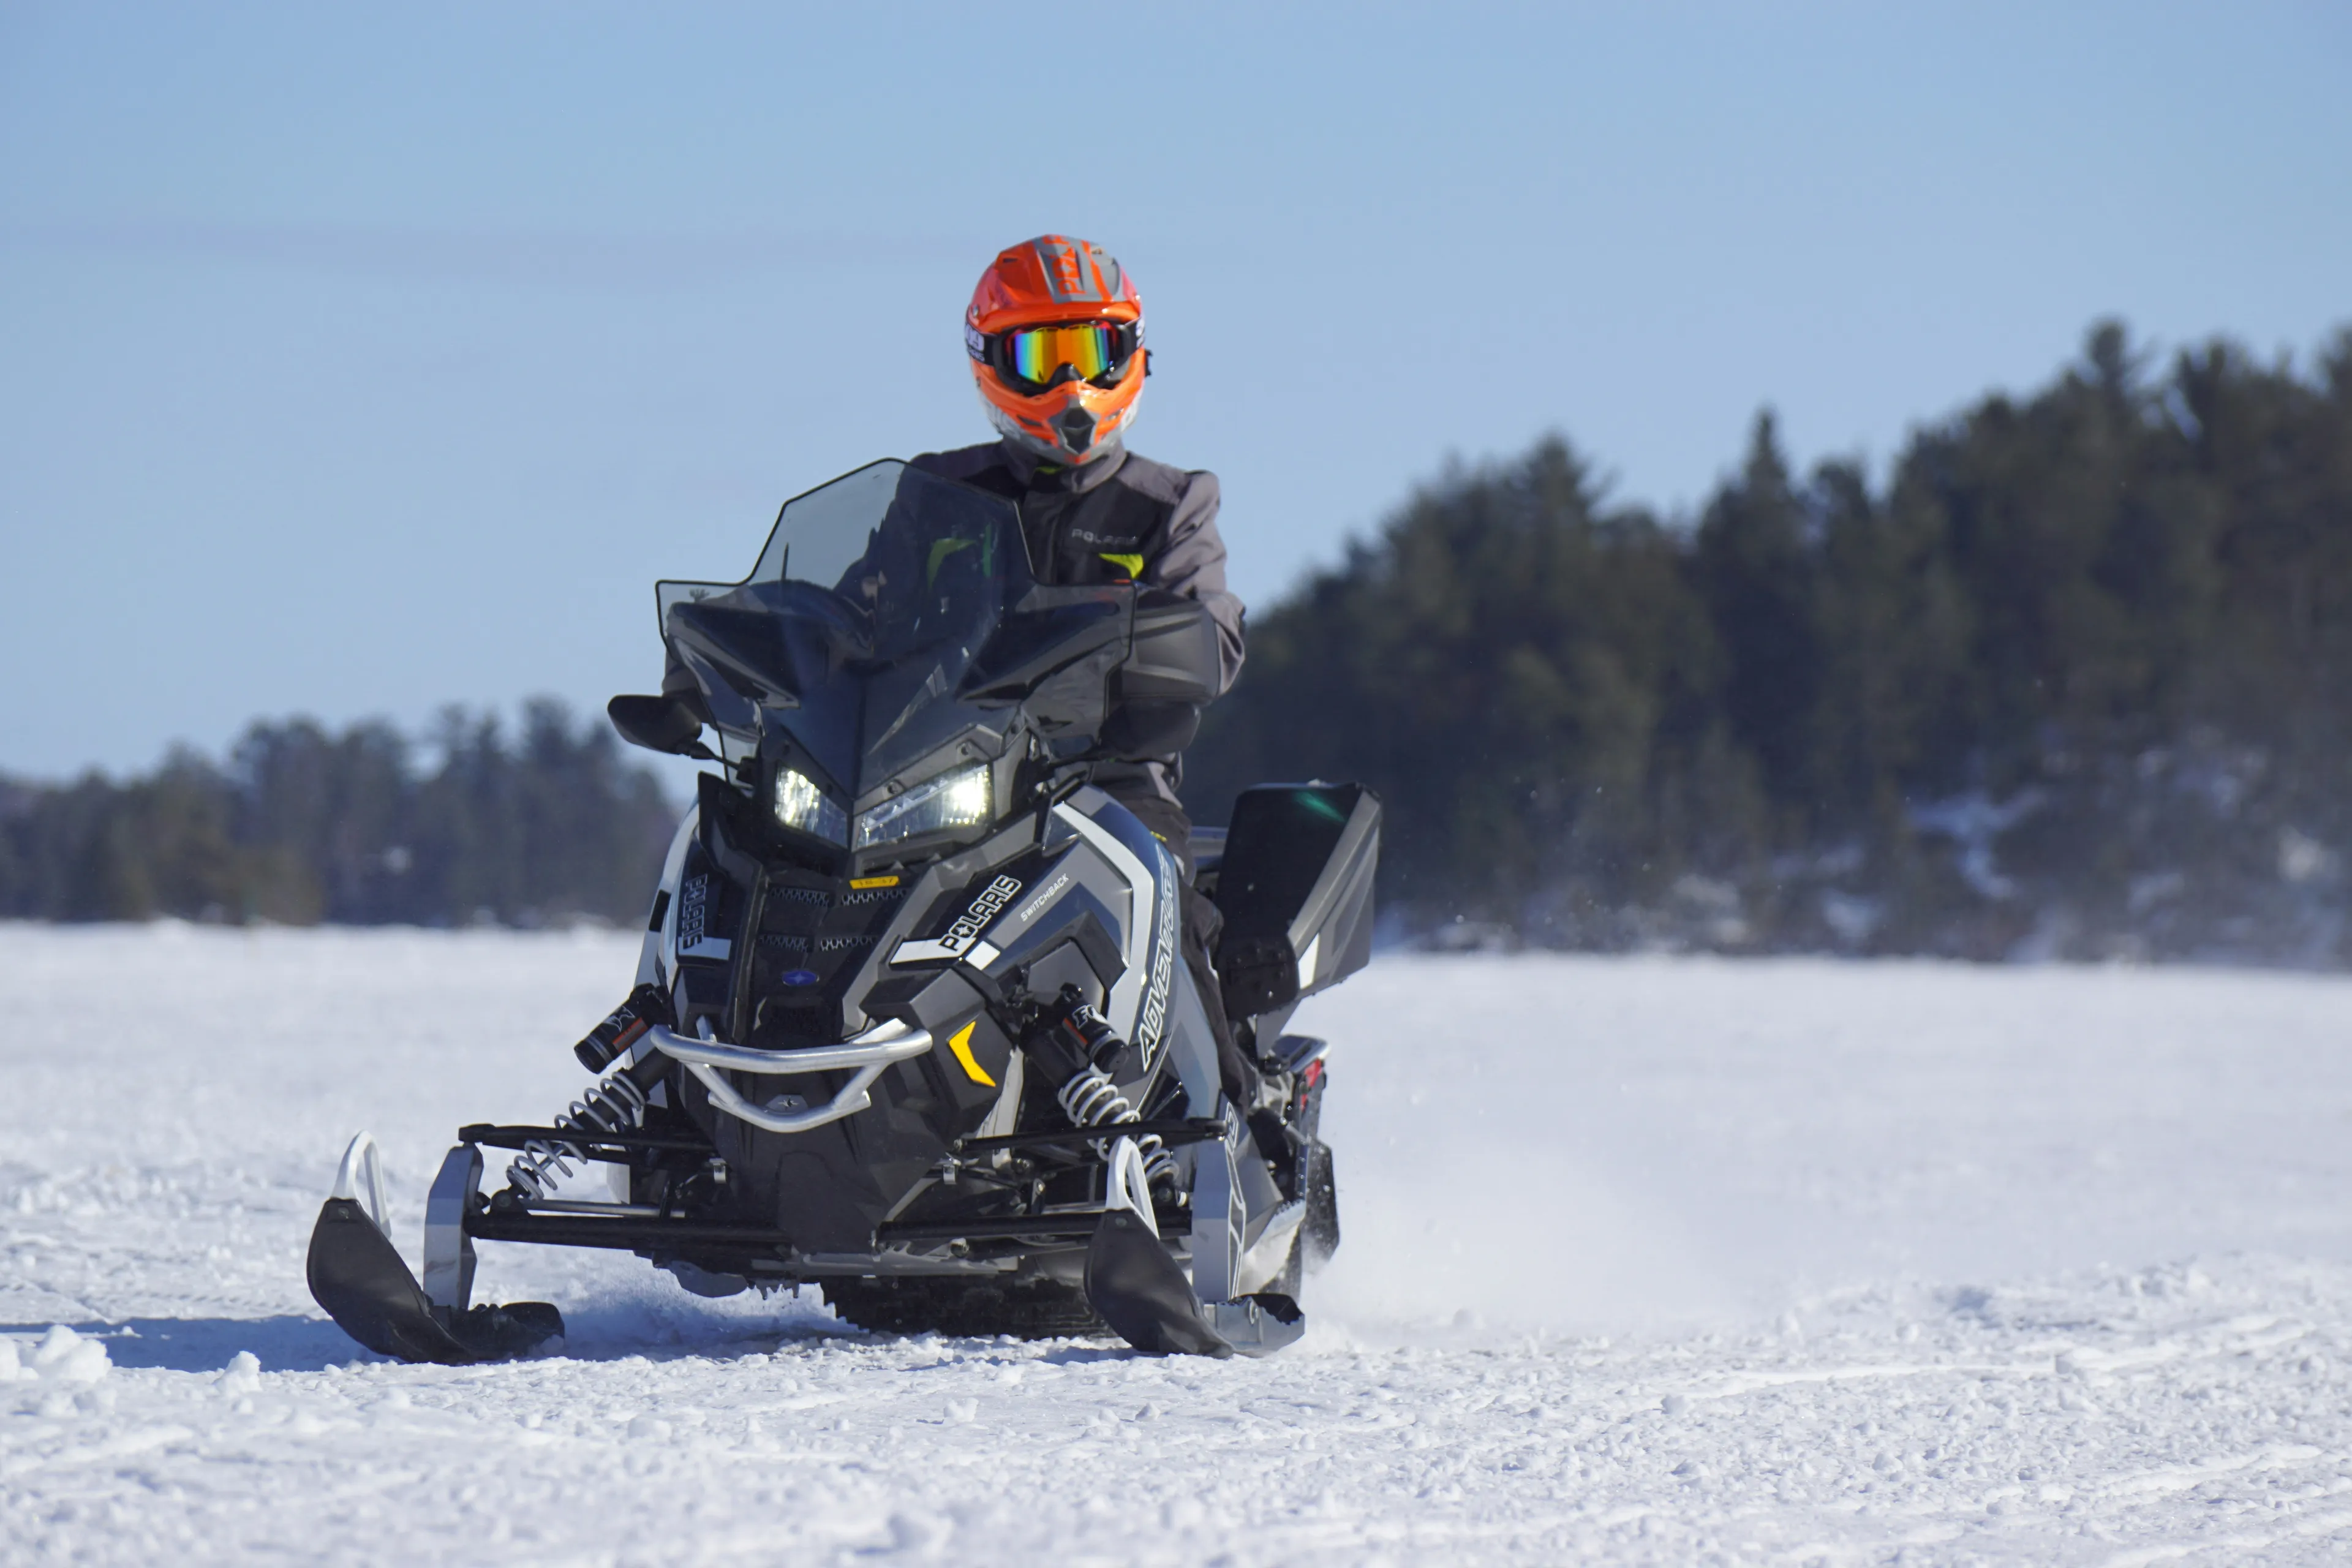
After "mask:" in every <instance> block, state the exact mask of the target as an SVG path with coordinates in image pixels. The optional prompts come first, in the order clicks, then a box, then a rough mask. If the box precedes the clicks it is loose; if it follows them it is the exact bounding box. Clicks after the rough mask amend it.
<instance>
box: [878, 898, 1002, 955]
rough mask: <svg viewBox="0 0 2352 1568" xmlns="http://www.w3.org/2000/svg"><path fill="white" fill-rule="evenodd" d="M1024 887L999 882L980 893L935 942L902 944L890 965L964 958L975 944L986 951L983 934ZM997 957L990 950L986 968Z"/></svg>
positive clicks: (899, 945)
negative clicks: (981, 934) (935, 959)
mask: <svg viewBox="0 0 2352 1568" xmlns="http://www.w3.org/2000/svg"><path fill="white" fill-rule="evenodd" d="M1022 886H1023V883H1022V881H1021V879H1019V878H1018V877H999V878H997V879H996V880H994V881H993V882H991V883H990V884H989V885H988V886H986V887H985V888H982V889H981V890H980V897H978V898H976V899H974V900H972V901H971V908H970V909H967V910H964V912H963V913H961V914H960V915H958V916H957V917H956V922H955V924H953V925H951V926H950V927H948V929H947V930H946V931H943V932H941V933H940V935H939V936H938V937H936V938H935V939H933V940H932V941H929V942H900V943H899V944H898V952H894V953H892V954H891V955H890V962H891V963H920V962H922V961H923V960H924V959H928V958H961V957H962V956H963V955H964V953H965V952H967V951H968V950H970V949H971V947H972V944H973V943H975V942H979V943H980V945H981V946H982V947H983V948H986V947H987V946H988V944H987V943H985V942H980V933H981V932H982V931H986V930H987V929H988V926H989V922H990V921H993V920H994V919H996V917H997V916H998V915H1000V914H1002V913H1003V912H1004V906H1005V905H1007V904H1009V903H1011V902H1012V901H1013V900H1015V899H1017V898H1019V897H1020V896H1021V889H1022ZM995 956H996V954H995V950H993V949H989V951H988V952H987V954H986V957H983V958H982V960H981V963H982V966H983V967H984V966H985V965H986V963H987V961H988V959H991V958H993V957H995Z"/></svg>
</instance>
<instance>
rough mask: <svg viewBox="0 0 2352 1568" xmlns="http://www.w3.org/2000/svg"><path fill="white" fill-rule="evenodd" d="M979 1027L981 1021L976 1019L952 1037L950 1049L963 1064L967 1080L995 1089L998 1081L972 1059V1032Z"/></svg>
mask: <svg viewBox="0 0 2352 1568" xmlns="http://www.w3.org/2000/svg"><path fill="white" fill-rule="evenodd" d="M979 1026H980V1020H979V1019H977V1018H974V1019H973V1020H972V1021H971V1023H969V1024H966V1025H965V1026H963V1027H962V1028H961V1029H958V1030H957V1031H956V1032H955V1033H954V1034H952V1035H950V1036H949V1037H948V1049H950V1050H951V1051H953V1052H954V1053H955V1059H956V1060H958V1061H960V1062H961V1063H962V1064H963V1073H964V1076H965V1077H966V1078H968V1079H971V1081H972V1082H974V1083H979V1084H986V1085H987V1086H988V1087H989V1088H991V1089H994V1088H995V1087H996V1080H995V1079H992V1078H991V1077H989V1076H988V1074H987V1072H986V1071H985V1070H983V1069H982V1067H981V1065H980V1064H979V1063H978V1062H976V1061H974V1060H972V1059H971V1032H972V1030H973V1029H975V1028H977V1027H979Z"/></svg>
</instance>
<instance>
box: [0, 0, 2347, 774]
mask: <svg viewBox="0 0 2352 1568" xmlns="http://www.w3.org/2000/svg"><path fill="white" fill-rule="evenodd" d="M1045 230H1061V231H1064V232H1070V233H1076V234H1082V235H1086V236H1088V237H1094V238H1096V239H1098V240H1100V241H1101V242H1103V243H1104V244H1106V245H1108V247H1110V248H1111V249H1112V250H1113V251H1114V252H1115V253H1116V254H1118V256H1119V258H1121V259H1122V260H1123V261H1124V262H1125V263H1126V264H1127V265H1128V266H1129V268H1130V269H1131V270H1132V271H1133V272H1134V274H1135V275H1136V277H1137V278H1138V279H1139V281H1140V283H1141V285H1142V288H1143V290H1144V297H1145V300H1146V303H1147V305H1148V307H1149V310H1150V321H1151V339H1152V342H1153V344H1154V346H1155V349H1156V350H1157V351H1158V353H1157V363H1156V364H1155V370H1156V371H1157V374H1155V375H1154V377H1153V380H1152V384H1151V388H1150V396H1149V398H1148V400H1147V403H1146V405H1145V408H1144V412H1143V415H1142V417H1141V421H1140V425H1139V429H1138V432H1137V435H1136V438H1135V445H1136V447H1138V449H1139V450H1141V451H1144V452H1146V453H1148V454H1150V455H1151V456H1153V457H1157V458H1161V459H1163V460H1166V461H1171V462H1175V463H1179V464H1181V465H1183V466H1185V467H1197V468H1214V469H1216V470H1217V471H1218V472H1219V473H1220V475H1221V476H1222V477H1223V481H1224V487H1225V497H1226V510H1225V518H1224V527H1225V531H1226V537H1227V540H1228V542H1229V544H1230V547H1231V549H1232V551H1233V556H1234V581H1235V584H1236V585H1237V586H1238V587H1239V589H1240V590H1241V591H1242V592H1243V593H1244V595H1245V596H1247V597H1249V598H1250V599H1252V600H1254V601H1255V602H1258V603H1261V604H1264V603H1267V602H1270V601H1271V600H1273V599H1274V598H1275V597H1276V596H1277V595H1279V593H1280V592H1281V591H1282V589H1283V588H1284V587H1286V585H1287V584H1290V583H1292V582H1293V581H1295V580H1296V579H1297V576H1298V574H1300V573H1301V572H1302V571H1304V570H1305V569H1307V567H1309V566H1310V565H1312V564H1314V563H1318V562H1327V561H1329V560H1332V559H1335V558H1336V556H1337V554H1338V552H1339V546H1340V544H1341V542H1342V541H1343V540H1344V539H1345V538H1346V537H1347V536H1348V535H1349V533H1350V532H1360V531H1365V530H1367V529H1369V528H1370V527H1372V526H1374V525H1376V524H1377V522H1378V521H1379V520H1380V518H1381V515H1382V514H1383V513H1384V512H1385V511H1386V510H1388V509H1389V508H1390V507H1391V506H1392V505H1394V504H1395V503H1396V502H1397V501H1398V500H1401V499H1402V497H1403V496H1404V495H1405V494H1406V492H1407V491H1408V490H1409V489H1410V488H1411V486H1412V484H1414V483H1415V482H1416V481H1418V480H1422V479H1427V478H1429V477H1431V476H1433V474H1435V473H1436V472H1437V471H1438V470H1439V469H1440V468H1441V467H1442V465H1444V463H1445V462H1446V461H1447V459H1448V458H1449V457H1450V456H1456V455H1458V456H1460V457H1463V458H1471V459H1476V458H1486V457H1496V456H1505V455H1508V454H1510V453H1512V452H1514V451H1516V450H1517V449H1519V448H1522V447H1525V446H1526V445H1527V443H1528V441H1530V440H1531V439H1533V438H1534V437H1536V436H1537V435H1538V434H1539V433H1541V432H1543V431H1546V430H1549V429H1558V430H1561V431H1564V432H1565V433H1566V434H1567V435H1568V436H1569V437H1570V439H1571V440H1572V441H1574V442H1575V443H1576V444H1577V445H1578V446H1579V447H1580V448H1581V449H1582V450H1583V451H1585V452H1586V453H1587V454H1588V455H1589V456H1590V457H1591V458H1592V459H1593V460H1594V461H1595V462H1596V464H1597V465H1598V466H1599V467H1600V468H1601V469H1602V470H1603V471H1604V472H1606V473H1608V474H1609V475H1611V476H1612V479H1613V480H1614V483H1615V485H1616V489H1617V492H1618V493H1619V494H1621V495H1622V496H1624V497H1626V498H1628V499H1633V500H1643V501H1645V502H1648V503H1651V504H1653V505H1655V506H1658V507H1660V508H1663V509H1669V510H1671V509H1676V508H1687V507H1688V506H1690V505H1691V504H1693V503H1694V502H1696V500H1698V499H1699V498H1700V497H1702V496H1703V495H1704V493H1705V491H1706V488H1707V486H1708V485H1709V484H1710V483H1711V482H1712V481H1713V480H1714V479H1715V478H1716V477H1717V474H1718V473H1719V472H1720V470H1721V469H1722V468H1724V467H1725V466H1727V464H1729V463H1730V462H1731V461H1733V460H1734V459H1735V458H1737V456H1738V452H1739V449H1740V446H1741V443H1742V441H1743V439H1744V436H1745V432H1746V428H1747V426H1748V421H1749V419H1750V418H1751V417H1752V416H1753V414H1754V412H1755V410H1756V409H1757V408H1758V407H1759V405H1764V404H1768V403H1769V404H1770V405H1773V406H1774V407H1776V408H1777V409H1778V410H1779V412H1780V416H1781V421H1782V428H1783V431H1784V433H1785V435H1786V437H1787V439H1788V441H1789V444H1790V447H1791V448H1792V450H1793V451H1794V452H1795V454H1796V455H1797V456H1798V457H1799V458H1801V459H1803V460H1806V461H1811V460H1812V459H1814V458H1819V457H1822V456H1826V455H1844V454H1854V453H1859V454H1862V455H1864V456H1865V457H1867V458H1872V459H1874V460H1879V461H1883V460H1884V459H1885V458H1886V457H1887V456H1888V455H1889V454H1890V453H1891V452H1892V451H1893V450H1895V448H1896V447H1898V446H1899V445H1900V443H1901V442H1902V440H1903V438H1904V437H1905V435H1906V431H1907V430H1908V429H1909V428H1910V426H1912V425H1914V424H1915V423H1916V422H1918V421H1920V420H1923V419H1927V418H1932V417H1935V416H1940V415H1942V414H1945V413H1947V412H1948V411H1950V410H1951V409H1953V408H1954V407H1956V406H1958V405H1959V404H1961V403H1963V402H1964V401H1966V400H1968V399H1969V398H1971V397H1974V396H1976V395H1979V394H1980V393H1982V392H1984V391H1985V390H1987V389H1989V388H1992V387H1997V386H2011V387H2018V386H2024V385H2027V384H2032V383H2034V382H2036V381H2038V380H2040V379H2042V377H2044V376H2046V375H2048V374H2050V373H2051V371H2052V370H2053V369H2054V368H2055V367H2056V366H2057V365H2058V364H2059V363H2062V362H2063V361H2064V360H2065V359H2067V358H2068V357H2070V356H2071V355H2072V354H2073V353H2074V352H2075V350H2076V347H2077V345H2078V343H2079V342H2080V339H2081V335H2082V333H2083V331H2084V328H2085V327H2086V326H2087V325H2088V324H2089V323H2090V321H2092V320H2093V319H2094V318H2095V317H2098V316H2101V315H2104V314H2109V313H2113V314H2118V315H2121V316H2122V317H2124V318H2125V319H2126V321H2129V322H2130V323H2131V325H2132V326H2133V328H2134V330H2135V331H2137V333H2139V334H2140V335H2141V336H2142V337H2143V338H2144V339H2148V340H2152V341H2153V342H2155V343H2156V344H2157V345H2158V347H2159V348H2167V349H2168V348H2170V347H2175V346H2179V345H2180V344H2182V343H2185V342H2192V341H2195V340H2199V339H2201V338H2203V337H2204V336H2206V335H2208V334H2210V333H2213V332H2216V331H2221V332H2228V333H2230V334H2232V335H2234V336H2237V337H2239V338H2241V339H2242V340H2243V341H2245V342H2248V343H2249V344H2250V345H2251V346H2252V347H2253V348H2254V349H2255V350H2256V351H2257V352H2259V353H2263V354H2265V355H2269V354H2273V353H2281V352H2296V353H2301V352H2305V351H2308V350H2309V349H2310V348H2312V347H2313V346H2314V345H2315V343H2317V342H2319V340H2320V339H2321V337H2322V335H2323V334H2324V333H2326V331H2329V330H2331V329H2332V328H2333V327H2335V326H2336V325H2339V324H2343V323H2345V322H2347V321H2352V285H2347V279H2352V259H2347V258H2352V7H2347V6H2345V5H2341V4H2338V3H2329V4H2313V5H2260V4H2252V5H2231V6H2226V7H2224V6H2220V5H2209V6H2200V7H2189V6H2172V5H2145V4H2143V5H2072V6H2051V5H2007V4H1997V3H1978V4H1971V5H1899V6H1897V5H1860V4H1853V5H1800V4H1782V5H1769V6H1765V5H1741V6H1732V5H1653V6H1643V7H1639V8H1636V7H1633V6H1612V7H1582V6H1575V5H1554V6H1542V7H1527V8H1516V7H1507V6H1477V5H1450V6H1447V7H1444V9H1443V10H1440V9H1439V8H1437V7H1428V8H1402V7H1388V6H1379V5H1372V6H1345V7H1337V6H1335V7H1309V6H1289V7H1267V6H1263V5H1260V6H1231V7H1227V6H1218V5H1186V6H1181V7H1180V6H1173V5H1166V6H1162V5H1133V6H1128V7H1120V8H1110V7H1097V8H1090V9H1088V10H1087V12H1086V13H1085V14H1083V15H1081V14H1078V13H1076V12H1074V13H1072V14H1071V16H1070V17H1069V19H1067V20H1066V21H1056V20H1055V19H1054V17H1053V16H1052V13H1051V12H1050V11H1049V10H1048V9H1047V8H1042V7H1015V8H1007V7H1001V6H997V7H976V6H963V5H940V6H930V5H894V6H884V5H876V6H866V7H840V6H834V7H827V8H825V9H823V10H808V11H803V10H800V9H797V8H794V7H790V6H761V7H756V8H753V7H742V8H731V7H725V6H717V5H704V6H696V7H691V8H688V7H661V8H656V7H644V6H623V5H562V6H555V5H499V6H483V5H463V6H436V5H419V4H404V5H398V6H390V5H373V6H365V5H352V6H333V7H327V6H309V7H272V6H253V5H234V6H232V5H221V6H207V7H203V8H198V7H193V6H177V5H174V6H109V5H70V6H66V5H55V6H51V5H26V4H21V3H19V4H10V5H0V564H5V570H6V577H7V581H8V584H9V585H10V587H11V589H12V590H13V592H12V594H11V596H10V609H9V613H8V615H7V616H5V617H0V674H5V679H0V773H16V774H19V775H26V774H29V775H32V776H37V777H56V776H63V775H65V774H68V773H72V772H74V771H76V770H78V769H79V768H81V767H83V766H86V765H90V764H97V765H102V766H105V767H108V768H110V769H113V770H118V771H120V770H124V769H130V768H136V767H143V766H146V765H148V764H150V763H152V762H153V761H154V760H155V759H156V758H157V757H158V756H159V755H160V754H161V753H162V752H163V748H164V747H165V746H166V745H167V744H168V743H170V742H173V741H175V740H185V741H188V742H194V743H196V744H199V745H202V746H205V747H207V748H218V747H220V746H222V745H224V744H225V743H226V742H228V741H229V740H230V739H231V738H232V737H233V736H234V735H235V734H236V731H238V730H239V729H240V728H241V727H242V726H243V725H244V723H245V722H246V721H247V720H249V719H251V718H253V717H255V716H257V715H273V716H275V715H284V714H289V713H294V712H306V713H311V714H316V715H319V716H321V717H324V718H326V719H329V720H331V721H338V722H340V721H344V720H348V719H351V718H354V717H357V716H360V715H363V714H383V715H386V716H389V717H391V718H393V719H394V720H395V721H400V722H402V723H404V724H407V725H417V724H421V723H422V722H423V721H425V719H426V718H427V717H428V716H429V715H430V714H431V713H432V711H433V710H435V709H436V707H437V706H438V705H440V704H442V703H445V702H448V701H464V702H467V703H473V704H483V703H498V704H505V703H510V702H512V701H513V700H516V699H518V698H520V697H521V696H523V695H526V694H529V693H533V692H541V691H548V692H554V693H557V694H559V695H562V696H563V697H565V698H567V699H569V700H572V702H574V703H575V704H577V705H579V706H581V707H583V708H588V707H593V706H599V705H601V703H602V701H603V699H604V697H605V696H607V695H609V694H610V693H612V692H614V691H616V690H629V689H646V688H647V687H648V686H649V685H650V683H651V682H652V681H653V680H655V679H656V677H657V674H658V670H659V664H660V655H659V647H658V644H657V642H656V637H655V634H654V629H653V618H652V605H653V595H652V591H651V584H652V581H653V580H654V579H655V578H656V577H657V576H665V575H671V576H704V577H710V576H732V575H736V574H740V571H741V570H742V569H743V568H744V567H745V566H746V565H748V564H749V563H750V561H751V557H752V555H753V553H754V552H756V550H757V548H758V545H759V543H760V541H761V536H762V534H763V533H764V531H765V529H766V526H767V523H768V521H769V519H770V518H771V517H772V514H773V512H774V509H775V506H776V503H777V502H778V501H779V500H782V498H784V497H785V496H787V495H790V494H792V493H793V492H795V491H798V490H800V489H806V488H807V487H809V486H810V485H812V484H814V483H816V482H818V481H820V480H822V479H825V478H827V477H829V476H830V475H832V474H834V473H835V472H838V471H840V470H842V469H845V468H850V467H853V466H855V465H856V464H858V463H861V462H863V461H866V459H868V458H873V457H876V456H879V455H885V454H898V455H908V454H911V453H913V452H916V451H919V450H925V449H930V448H936V447H946V446H955V445H961V444H964V443H967V442H971V441H977V440H980V439H982V438H983V437H984V436H985V435H986V427H985V426H984V424H983V423H982V418H981V416H980V414H979V411H978V407H977V405H976V403H975V401H974V399H973V396H972V393H971V387H970V384H969V379H968V373H967V371H966V369H965V361H964V358H963V355H962V352H961V343H960V340H959V326H958V323H959V318H960V316H961V310H962V306H963V301H964V300H965V298H966V297H967V296H968V294H969V292H970V290H971V282H972V279H973V278H974V277H975V276H976V275H977V273H978V271H979V269H980V268H981V267H982V265H983V264H984V263H985V262H986V261H987V259H988V258H989V257H990V256H991V255H992V254H993V253H994V251H995V250H996V249H997V248H999V247H1002V246H1003V245H1005V244H1008V243H1010V242H1012V241H1013V240H1016V239H1019V238H1022V237H1026V236H1029V235H1032V234H1035V233H1038V232H1041V231H1045Z"/></svg>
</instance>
